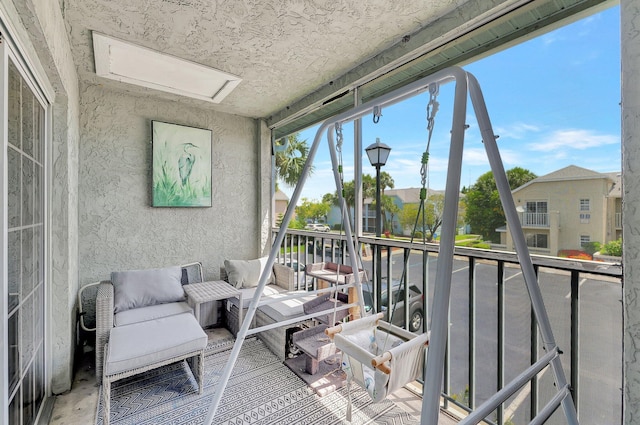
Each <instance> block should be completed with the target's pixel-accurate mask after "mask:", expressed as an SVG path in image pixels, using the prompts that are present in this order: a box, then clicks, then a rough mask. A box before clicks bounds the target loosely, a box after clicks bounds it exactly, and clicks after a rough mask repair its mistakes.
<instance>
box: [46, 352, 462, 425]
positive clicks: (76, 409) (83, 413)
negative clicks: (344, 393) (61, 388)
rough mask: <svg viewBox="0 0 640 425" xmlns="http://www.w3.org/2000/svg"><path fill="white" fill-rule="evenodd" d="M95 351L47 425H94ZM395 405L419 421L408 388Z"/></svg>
mask: <svg viewBox="0 0 640 425" xmlns="http://www.w3.org/2000/svg"><path fill="white" fill-rule="evenodd" d="M93 356H94V352H93V351H86V352H84V353H82V354H81V355H80V358H79V359H78V362H77V367H76V374H75V378H74V381H73V384H72V387H71V391H69V392H67V393H65V394H61V395H58V396H56V399H55V404H54V407H53V413H52V414H51V419H50V421H49V425H91V424H95V423H96V410H97V406H98V385H97V384H96V380H95V369H94V365H93V363H94V361H93ZM389 399H390V400H392V401H393V402H394V403H395V404H396V405H398V406H399V407H401V408H402V409H404V410H405V411H407V412H409V413H410V414H411V415H413V416H414V417H415V418H418V419H419V418H420V411H421V408H422V398H421V397H419V396H417V395H416V394H415V393H414V392H412V391H409V390H408V389H403V390H401V391H397V392H396V393H394V394H393V395H392V396H390V397H389ZM456 423H457V421H456V420H454V419H453V418H452V417H451V416H450V415H448V414H446V413H444V412H443V413H441V414H440V419H439V420H438V424H439V425H453V424H456Z"/></svg>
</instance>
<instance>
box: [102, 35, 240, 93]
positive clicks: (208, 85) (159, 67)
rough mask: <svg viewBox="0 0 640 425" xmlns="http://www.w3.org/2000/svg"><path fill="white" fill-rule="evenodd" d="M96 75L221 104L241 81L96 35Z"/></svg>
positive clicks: (208, 68) (211, 69) (220, 72)
mask: <svg viewBox="0 0 640 425" xmlns="http://www.w3.org/2000/svg"><path fill="white" fill-rule="evenodd" d="M93 42H94V54H95V61H96V73H97V74H98V75H100V76H103V77H106V78H111V79H114V80H118V81H123V82H127V83H130V84H136V85H140V86H143V87H148V88H153V89H156V90H163V91H167V92H170V93H176V94H180V95H183V96H189V97H193V98H196V99H202V100H207V101H209V102H215V103H219V102H220V101H222V99H223V98H224V97H225V96H226V95H227V94H229V93H230V92H231V90H233V89H234V88H235V87H236V86H237V85H238V84H239V83H240V81H241V79H240V78H239V77H236V76H234V75H231V74H228V73H225V72H222V71H219V70H217V69H213V68H210V67H206V66H204V65H200V64H197V63H194V62H190V61H187V60H184V59H180V58H177V57H175V56H170V55H165V54H163V53H160V52H156V51H154V50H150V49H147V48H144V47H140V46H136V45H133V44H130V43H126V42H123V41H120V40H116V39H113V38H110V37H106V36H104V35H102V34H98V33H93Z"/></svg>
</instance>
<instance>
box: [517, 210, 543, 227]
mask: <svg viewBox="0 0 640 425" xmlns="http://www.w3.org/2000/svg"><path fill="white" fill-rule="evenodd" d="M522 225H523V226H527V227H549V214H548V213H530V212H524V213H522Z"/></svg>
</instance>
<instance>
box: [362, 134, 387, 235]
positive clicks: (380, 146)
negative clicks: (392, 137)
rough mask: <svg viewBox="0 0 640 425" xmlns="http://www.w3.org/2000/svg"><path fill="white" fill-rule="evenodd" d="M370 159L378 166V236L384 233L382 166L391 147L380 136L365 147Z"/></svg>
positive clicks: (373, 164)
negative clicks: (381, 191)
mask: <svg viewBox="0 0 640 425" xmlns="http://www.w3.org/2000/svg"><path fill="white" fill-rule="evenodd" d="M365 152H367V156H368V157H369V161H370V162H371V165H372V166H373V167H376V236H377V237H380V235H381V234H382V213H381V211H382V210H381V205H380V167H384V165H385V164H386V163H387V158H389V152H391V148H390V147H389V146H387V145H385V144H384V143H380V138H379V137H376V142H375V143H374V144H372V145H370V146H369V147H367V148H366V149H365Z"/></svg>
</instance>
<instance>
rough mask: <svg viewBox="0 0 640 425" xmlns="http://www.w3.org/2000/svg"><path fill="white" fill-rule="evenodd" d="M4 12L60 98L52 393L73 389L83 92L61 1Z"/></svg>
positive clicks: (53, 208) (52, 260) (53, 216)
mask: <svg viewBox="0 0 640 425" xmlns="http://www.w3.org/2000/svg"><path fill="white" fill-rule="evenodd" d="M1 5H2V10H3V14H4V16H5V17H7V18H8V20H9V22H8V24H9V25H10V26H11V28H12V30H13V31H14V33H13V34H11V35H12V37H14V38H16V39H17V40H18V41H19V43H20V44H21V46H22V48H24V50H23V54H25V56H26V57H27V58H28V60H29V62H30V64H31V66H33V67H34V69H35V73H36V75H37V76H38V77H39V78H41V79H43V80H46V81H42V80H41V81H40V82H41V83H44V84H47V85H49V87H50V88H51V89H52V91H53V93H55V100H53V99H49V100H51V101H53V108H52V116H51V118H52V125H51V128H52V134H51V143H50V144H49V145H48V146H47V149H48V153H49V170H50V175H51V180H50V186H49V198H48V200H49V203H48V205H49V222H48V224H49V236H50V239H49V246H50V250H49V262H48V269H47V291H48V299H49V303H48V304H47V307H48V313H49V314H48V316H47V326H48V332H47V334H48V344H47V350H48V351H47V361H48V374H49V377H50V383H51V391H52V392H54V393H61V392H64V391H67V390H69V389H70V388H71V381H72V377H73V352H74V345H75V329H76V294H77V290H78V261H77V258H78V255H77V254H78V245H77V241H78V218H77V194H78V183H77V182H78V180H77V173H78V142H79V89H78V76H77V73H76V67H75V65H74V63H73V58H72V57H71V48H70V46H69V42H68V39H67V31H66V27H65V24H64V21H63V19H62V14H61V11H60V6H59V4H58V2H51V1H47V0H27V1H19V2H15V4H14V3H13V2H12V1H10V0H2V1H1Z"/></svg>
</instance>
